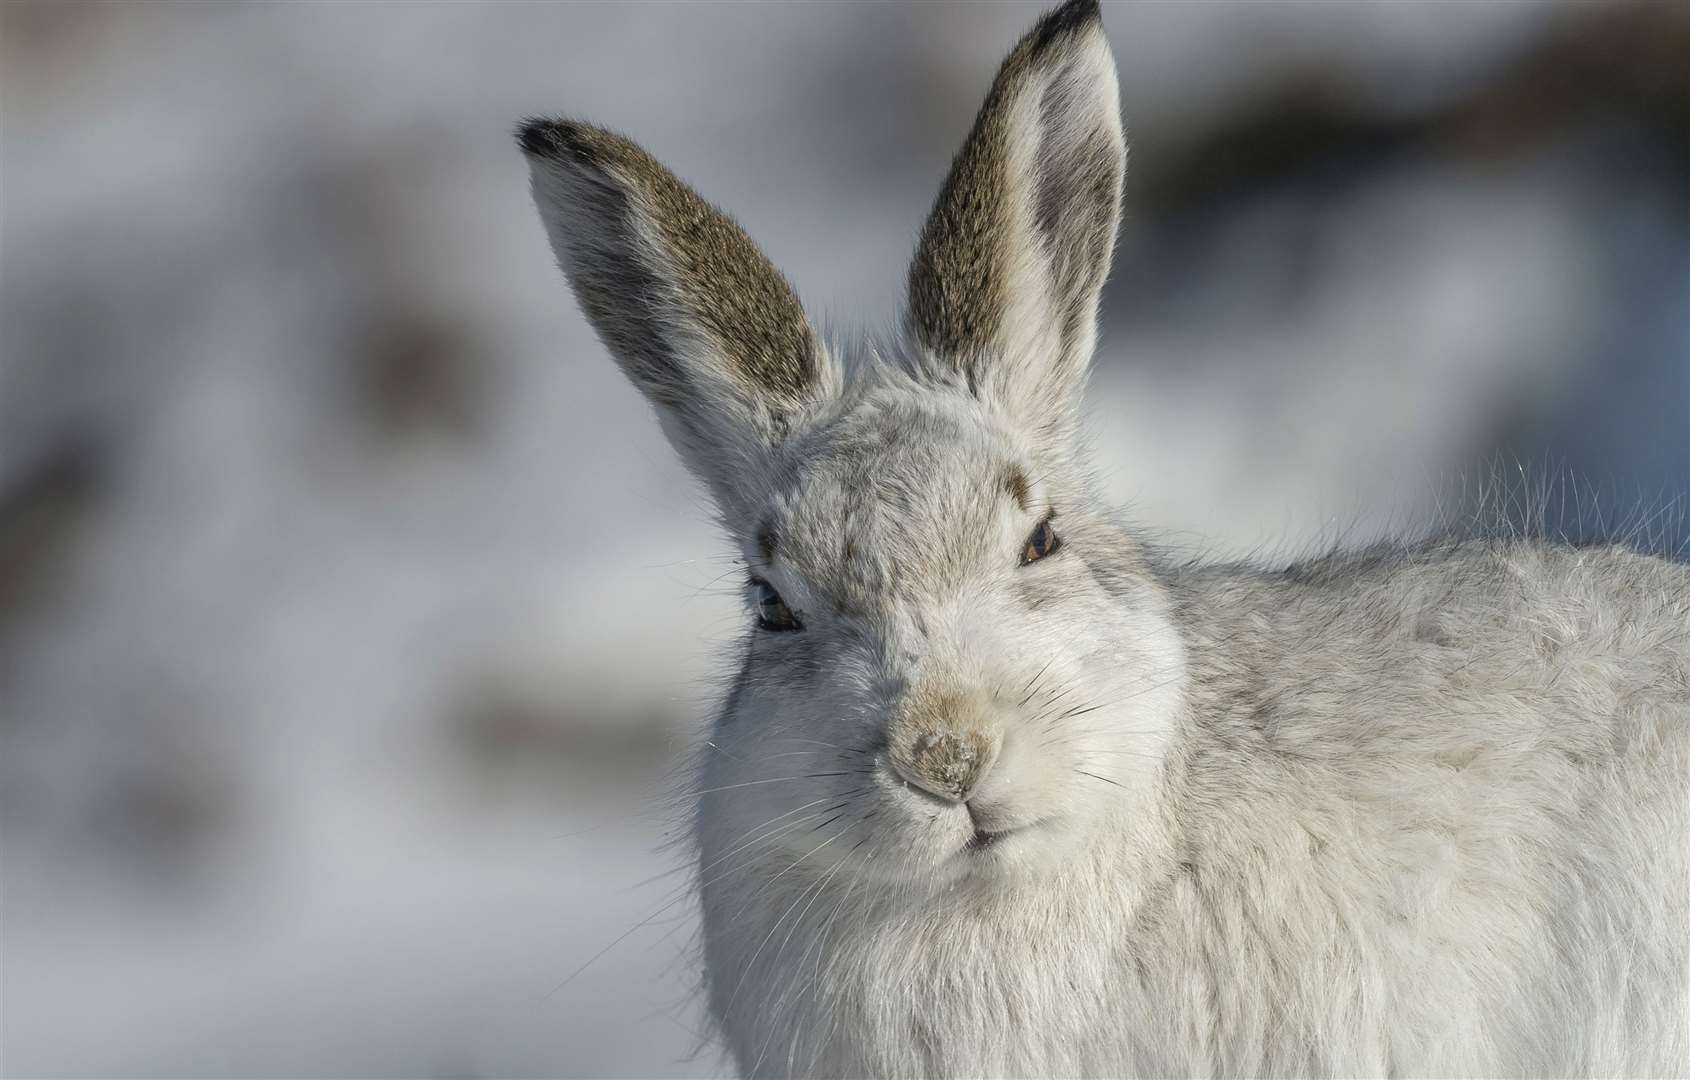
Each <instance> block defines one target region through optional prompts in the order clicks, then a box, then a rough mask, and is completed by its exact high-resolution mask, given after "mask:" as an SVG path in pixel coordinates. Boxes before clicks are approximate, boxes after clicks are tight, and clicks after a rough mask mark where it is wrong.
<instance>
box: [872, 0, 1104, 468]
mask: <svg viewBox="0 0 1690 1080" xmlns="http://www.w3.org/2000/svg"><path fill="white" fill-rule="evenodd" d="M1117 93H1118V91H1117V90H1116V85H1115V61H1114V57H1113V56H1112V55H1111V54H1110V51H1109V42H1108V40H1107V39H1106V38H1105V37H1104V34H1103V23H1102V18H1101V16H1100V14H1099V12H1098V5H1097V0H1070V2H1069V3H1067V4H1064V5H1063V6H1062V7H1060V8H1058V9H1056V10H1055V11H1052V12H1050V13H1049V14H1047V15H1045V16H1044V18H1042V19H1040V20H1039V22H1038V24H1037V25H1035V26H1034V27H1033V29H1032V30H1031V31H1029V32H1028V33H1027V35H1026V37H1024V38H1022V39H1021V42H1020V44H1018V45H1016V47H1015V49H1014V51H1013V52H1011V53H1010V54H1009V58H1008V59H1007V60H1005V61H1004V63H1003V67H1002V69H1001V70H1000V71H999V72H998V76H997V79H996V81H994V82H993V83H992V89H991V93H990V94H989V95H987V97H986V103H985V105H984V106H982V108H981V110H980V115H979V116H978V117H977V118H976V119H975V121H974V127H973V130H971V131H970V132H969V135H968V141H967V142H966V143H964V144H963V147H962V150H961V152H959V153H958V154H957V156H956V160H955V162H954V163H953V164H952V165H951V172H950V176H949V177H947V178H946V180H945V186H944V188H943V189H941V191H940V193H939V200H938V202H937V204H936V205H935V206H934V207H933V213H932V215H931V216H930V217H929V218H928V219H927V224H926V226H925V227H924V228H923V229H922V233H921V243H920V246H919V248H918V249H917V251H916V255H915V262H914V264H913V265H912V266H911V267H910V275H909V299H908V310H907V313H906V316H905V321H906V330H907V332H908V334H909V336H910V338H911V341H912V346H913V348H914V351H915V352H916V354H917V357H918V363H920V364H922V365H924V366H926V367H928V368H929V369H930V370H934V371H936V372H939V373H942V374H944V375H947V376H950V377H959V378H961V379H963V380H966V382H967V385H968V386H969V388H970V389H971V390H972V391H973V392H974V393H975V394H977V395H979V396H981V397H982V398H986V399H989V400H991V401H993V402H994V403H1001V405H1002V406H1003V407H1005V408H1007V409H1010V410H1012V411H1014V412H1015V413H1017V414H1018V415H1019V416H1020V417H1021V418H1022V419H1023V420H1024V421H1026V422H1028V423H1030V424H1032V425H1034V426H1035V427H1037V428H1038V429H1041V430H1044V431H1046V432H1048V433H1049V434H1050V435H1052V436H1058V437H1066V436H1067V435H1068V434H1070V433H1071V430H1072V424H1073V416H1074V411H1075V410H1074V406H1075V404H1076V401H1077V397H1078V392H1079V390H1080V388H1081V386H1082V384H1083V383H1084V378H1085V373H1086V369H1087V366H1088V365H1089V364H1090V361H1091V353H1092V349H1093V346H1094V344H1095V342H1096V337H1097V304H1098V294H1099V292H1100V291H1101V290H1102V288H1103V281H1104V278H1105V277H1107V276H1108V273H1109V261H1110V255H1111V252H1112V251H1113V249H1114V246H1115V230H1116V227H1117V225H1118V224H1119V223H1120V204H1121V185H1122V182H1123V179H1124V177H1125V175H1126V162H1127V151H1126V142H1125V140H1124V139H1123V138H1122V135H1121V116H1120V105H1119V102H1118V100H1117Z"/></svg>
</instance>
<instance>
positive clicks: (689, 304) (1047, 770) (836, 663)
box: [521, 0, 1181, 883]
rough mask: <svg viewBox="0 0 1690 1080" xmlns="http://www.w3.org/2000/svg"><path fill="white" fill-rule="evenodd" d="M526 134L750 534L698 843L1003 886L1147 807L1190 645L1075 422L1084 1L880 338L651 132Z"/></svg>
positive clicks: (547, 130) (1094, 148)
mask: <svg viewBox="0 0 1690 1080" xmlns="http://www.w3.org/2000/svg"><path fill="white" fill-rule="evenodd" d="M521 141H522V146H523V148H524V150H526V151H527V153H528V155H529V159H530V162H531V164H532V167H533V181H534V193H535V198H536V201H537V202H538V203H539V207H540V213H541V215H542V217H543V218H544V220H545V224H546V228H547V230H548V231H549V233H550V236H551V241H552V245H553V247H554V248H555V250H556V252H557V257H558V261H559V262H560V263H561V265H562V267H563V270H564V273H565V274H566V275H567V276H568V278H569V281H570V283H571V285H572V286H573V287H574V290H575V294H576V297H577V298H578V299H579V301H580V304H581V307H582V308H583V309H584V310H585V312H586V314H587V316H588V318H589V319H590V320H591V321H592V323H593V325H594V326H595V327H596V328H597V330H598V333H599V335H600V337H601V338H602V339H603V340H604V342H605V344H606V346H607V347H608V348H609V350H610V352H611V353H612V355H614V356H615V358H616V360H617V362H618V363H619V364H620V365H621V367H622V369H623V370H624V371H625V372H626V373H627V375H628V377H629V378H630V379H631V380H632V381H633V382H634V384H635V385H636V386H638V387H639V388H640V389H641V390H642V391H643V392H644V393H645V395H646V396H647V397H648V398H649V399H650V400H651V402H652V404H653V405H654V406H655V407H656V409H657V412H658V413H659V415H660V417H661V419H662V422H663V426H664V429H665V430H666V432H667V433H668V435H669V438H670V440H671V441H672V442H673V444H674V445H675V447H676V449H677V450H678V451H679V453H680V454H681V456H682V457H683V458H684V459H685V461H686V463H687V464H688V466H689V467H690V468H691V469H692V470H693V471H694V472H695V473H697V474H698V475H699V476H700V477H701V478H702V479H703V480H704V482H705V483H706V484H707V485H708V486H709V487H710V490H711V492H712V494H713V495H714V498H715V501H716V504H717V507H718V509H719V511H720V516H721V519H722V522H723V524H724V526H725V527H726V529H727V531H728V532H729V534H730V535H731V537H732V538H733V540H734V542H735V543H736V544H737V545H738V548H739V550H740V552H741V553H742V554H743V557H744V560H745V564H746V568H747V573H746V583H745V596H746V603H747V608H748V613H747V622H748V624H749V626H748V632H747V637H746V640H745V644H744V653H745V658H744V664H743V667H742V669H741V673H740V676H739V678H738V681H737V683H736V685H735V687H734V689H733V692H732V695H731V698H730V700H729V702H728V705H727V708H726V710H725V711H724V714H723V716H722V718H721V720H720V721H719V724H718V727H717V731H716V733H715V736H714V738H713V740H712V743H711V750H712V752H711V753H709V754H708V755H707V758H706V761H705V767H704V770H703V790H702V793H701V796H700V798H701V804H700V814H699V816H700V834H699V835H700V839H701V841H702V843H703V845H704V848H705V855H706V858H707V859H709V858H726V857H727V856H729V855H738V854H739V853H741V852H743V853H744V856H750V855H752V854H754V853H762V854H767V855H768V856H769V858H770V860H771V861H778V862H779V863H780V865H782V866H790V869H791V870H792V874H793V876H794V877H799V876H801V877H804V878H806V879H808V878H809V877H811V875H812V874H813V873H817V872H824V871H828V870H833V869H838V868H842V867H846V860H850V867H849V871H850V872H855V871H856V870H859V869H860V870H862V871H864V872H867V873H870V874H874V875H877V876H883V877H886V876H889V877H893V878H896V879H897V880H900V881H904V882H907V883H918V882H933V883H942V882H950V881H955V880H956V879H957V878H959V877H961V876H971V875H982V876H984V877H985V878H987V879H992V878H996V877H1001V876H1003V875H1006V874H1015V873H1017V872H1020V871H1024V870H1025V869H1026V868H1028V867H1032V866H1038V865H1042V864H1044V863H1046V862H1047V861H1048V860H1050V859H1052V858H1056V857H1059V856H1060V854H1061V853H1062V852H1064V851H1072V850H1074V849H1075V848H1076V847H1077V846H1079V845H1080V844H1082V843H1083V841H1084V839H1085V838H1086V837H1088V836H1091V835H1095V834H1096V832H1097V830H1098V829H1100V828H1105V827H1108V826H1109V824H1110V823H1111V822H1113V821H1115V820H1116V819H1117V817H1118V816H1119V815H1121V814H1130V813H1132V812H1133V809H1134V807H1135V805H1136V803H1137V800H1138V799H1139V798H1140V797H1141V795H1142V792H1143V791H1144V790H1145V789H1146V788H1147V786H1148V785H1147V783H1146V776H1147V773H1148V772H1149V771H1150V770H1151V769H1152V768H1154V767H1155V764H1156V760H1157V749H1158V747H1159V746H1160V744H1161V733H1162V732H1163V731H1165V729H1166V726H1167V723H1168V719H1167V718H1168V715H1169V714H1170V712H1171V708H1172V707H1171V705H1170V704H1169V703H1170V701H1171V698H1172V695H1173V693H1174V691H1172V690H1170V689H1169V688H1170V687H1171V686H1172V684H1173V683H1174V682H1175V681H1176V676H1177V674H1178V671H1179V668H1180V666H1181V664H1180V653H1179V647H1178V645H1177V643H1176V641H1175V638H1174V635H1173V634H1172V633H1171V631H1170V630H1169V628H1168V623H1167V621H1166V617H1165V615H1164V614H1163V610H1162V605H1161V602H1160V599H1159V594H1158V592H1157V590H1156V588H1155V586H1154V585H1153V584H1152V583H1151V582H1150V580H1149V578H1148V576H1147V575H1146V574H1145V573H1143V571H1142V567H1141V565H1140V563H1139V561H1138V557H1137V555H1136V554H1135V550H1134V548H1133V547H1132V545H1131V543H1130V541H1129V540H1127V539H1126V538H1125V537H1124V536H1122V535H1121V534H1120V533H1119V532H1118V531H1117V530H1116V529H1115V528H1114V527H1113V526H1112V525H1110V524H1108V523H1107V522H1106V521H1105V520H1104V519H1102V518H1101V517H1099V516H1097V515H1096V514H1095V513H1094V512H1093V511H1092V509H1091V507H1090V500H1089V498H1088V495H1087V488H1086V484H1085V482H1084V478H1083V474H1082V469H1081V465H1080V462H1079V460H1078V451H1077V447H1076V437H1077V426H1078V425H1077V418H1076V417H1077V404H1078V396H1079V394H1080V391H1081V388H1082V384H1083V382H1084V380H1085V375H1086V370H1087V367H1088V364H1089V361H1090V356H1091V352H1092V347H1093V341H1094V338H1095V333H1096V322H1097V306H1098V294H1099V290H1100V289H1101V287H1102V285H1103V281H1104V278H1105V276H1106V275H1107V273H1108V269H1109V259H1110V253H1111V249H1112V248H1113V245H1114V241H1115V231H1116V226H1117V223H1118V219H1119V204H1120V197H1121V184H1122V178H1123V174H1124V171H1125V163H1126V150H1125V145H1124V143H1123V140H1122V136H1121V123H1120V117H1119V111H1118V104H1117V101H1116V86H1115V72H1114V62H1113V59H1112V58H1111V56H1110V52H1109V46H1108V43H1107V41H1106V39H1105V37H1104V34H1103V30H1102V27H1101V24H1100V21H1099V18H1098V13H1097V7H1096V3H1095V0H1092V2H1089V3H1088V2H1083V0H1079V2H1074V3H1070V4H1068V5H1066V6H1065V7H1063V8H1061V9H1059V10H1057V11H1055V12H1053V13H1052V14H1050V15H1047V16H1046V17H1045V18H1044V19H1043V20H1042V21H1040V22H1039V23H1038V25H1037V26H1035V27H1034V28H1033V30H1032V31H1031V32H1030V33H1029V34H1028V35H1027V36H1026V37H1025V38H1024V39H1023V40H1022V41H1021V42H1020V44H1019V45H1017V46H1016V48H1015V49H1014V51H1013V52H1012V53H1011V54H1010V56H1009V58H1008V59H1007V60H1006V61H1005V63H1004V65H1003V68H1002V70H1001V71H1000V73H999V74H998V77H997V79H996V81H995V82H994V83H993V85H992V88H991V92H990V94H989V96H988V97H987V99H986V103H985V106H984V107H983V109H982V110H981V112H980V115H979V117H978V119H977V120H976V121H975V124H974V127H973V130H972V131H971V132H970V133H969V135H968V138H967V141H966V142H965V144H964V145H963V148H962V150H961V152H960V153H959V154H958V155H957V157H956V160H955V163H954V165H953V166H952V169H951V173H950V176H949V177H948V178H947V180H946V181H945V184H944V188H943V190H942V191H941V192H940V195H939V199H938V202H937V204H936V205H935V207H934V209H933V212H932V215H931V217H930V218H929V219H928V221H927V224H926V226H925V228H924V229H923V230H922V234H921V239H920V245H919V248H918V250H917V252H916V255H915V260H914V263H913V265H912V266H911V268H910V271H909V285H908V301H907V309H906V311H905V312H904V316H903V326H902V333H901V335H900V336H899V340H898V342H897V344H896V345H895V346H893V347H890V348H886V349H882V350H876V349H873V348H870V347H867V346H864V347H859V348H855V349H848V348H844V347H840V346H837V345H835V344H832V343H829V342H826V341H823V340H821V339H820V338H819V337H818V336H817V335H816V333H815V331H814V330H813V328H812V326H811V324H810V322H809V320H808V319H807V318H806V316H805V314H804V310H803V308H802V307H801V306H800V305H799V302H798V299H797V297H796V296H795V295H794V294H793V291H792V288H791V287H790V286H789V285H788V284H787V282H786V281H785V280H784V279H783V278H782V277H781V276H780V274H779V273H778V272H777V271H776V270H775V269H774V267H772V266H771V265H770V264H769V263H768V261H767V260H766V259H765V258H764V256H763V255H762V254H761V253H760V252H759V251H758V250H757V248H756V247H755V246H754V245H753V244H752V242H751V241H750V239H749V238H747V237H746V235H745V234H744V233H743V232H742V231H741V230H740V229H739V227H738V226H736V225H735V224H734V223H733V222H732V221H730V220H729V219H728V218H727V217H726V216H724V215H723V214H721V213H720V212H718V211H717V210H715V209H714V208H712V207H711V206H709V205H708V204H706V203H705V202H704V201H703V200H702V199H700V198H699V197H698V196H697V195H696V194H694V193H693V192H692V191H691V190H690V189H689V188H687V187H686V186H685V185H684V184H682V183H681V182H680V181H679V180H677V179H676V178H675V177H674V176H673V175H672V174H670V173H669V172H668V171H667V170H665V169H664V168H663V167H662V166H661V165H659V164H658V163H657V162H656V161H654V160H653V159H652V158H651V157H650V156H648V155H647V154H646V153H645V152H644V151H642V150H641V149H640V148H638V147H637V146H635V145H634V144H632V143H631V142H628V141H627V140H625V139H623V138H620V137H618V136H616V135H613V134H610V133H609V132H606V131H603V130H601V129H599V128H595V127H590V126H588V125H585V124H581V123H576V122H572V121H565V120H542V121H535V122H531V123H529V124H527V125H525V126H524V127H523V129H522V131H521ZM744 856H742V858H743V857H744ZM734 861H739V860H738V859H736V860H734ZM724 865H726V864H724ZM707 877H708V870H707Z"/></svg>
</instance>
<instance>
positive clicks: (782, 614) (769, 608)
mask: <svg viewBox="0 0 1690 1080" xmlns="http://www.w3.org/2000/svg"><path fill="white" fill-rule="evenodd" d="M751 587H752V588H753V589H755V590H756V593H757V628H758V629H759V630H770V631H774V632H776V633H781V632H785V631H790V630H802V629H804V624H803V623H801V622H799V621H798V616H796V615H794V614H792V609H791V608H789V607H787V606H786V601H785V600H782V599H781V598H780V593H778V592H775V587H774V586H773V585H770V584H769V583H768V582H766V581H763V580H761V579H757V580H753V581H752V582H751Z"/></svg>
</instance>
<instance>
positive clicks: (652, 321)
mask: <svg viewBox="0 0 1690 1080" xmlns="http://www.w3.org/2000/svg"><path fill="white" fill-rule="evenodd" d="M517 139H518V142H519V143H520V144H521V146H522V149H523V150H524V152H526V153H527V155H528V157H529V161H530V164H531V165H532V167H533V170H534V177H535V194H536V199H537V201H538V202H539V203H540V208H541V212H542V216H543V217H545V218H546V223H547V226H548V231H550V233H551V235H552V241H553V246H554V248H555V249H556V251H557V254H558V261H559V263H560V265H562V267H563V270H564V273H565V274H566V275H568V277H569V280H570V283H571V285H572V286H573V288H574V290H575V294H576V296H577V298H578V299H579V301H580V303H581V307H582V309H583V310H584V311H585V312H586V314H587V317H588V319H589V320H591V322H592V323H593V326H594V328H595V329H596V330H597V331H598V333H599V336H600V337H601V338H602V339H603V340H604V342H605V345H606V346H607V347H608V348H609V349H610V351H611V352H612V353H613V354H614V355H615V356H616V359H617V361H618V362H619V363H620V364H621V365H622V367H623V369H624V371H626V372H627V374H628V376H629V378H631V379H632V380H633V381H634V383H635V384H636V385H637V386H639V387H640V389H641V390H643V391H644V392H645V393H646V394H647V395H648V396H650V397H651V398H652V400H653V401H654V402H655V403H656V404H657V405H659V406H660V407H662V408H666V409H669V410H673V411H674V412H675V413H676V414H677V415H678V417H679V419H680V420H681V421H682V423H683V424H685V425H686V426H687V427H688V428H689V429H692V430H693V431H694V432H695V434H696V433H701V431H700V429H702V428H704V427H707V426H709V425H710V424H711V423H712V422H714V421H713V419H712V418H708V417H701V416H698V415H696V413H697V412H698V411H699V410H701V409H708V408H711V407H712V405H713V404H716V405H719V404H720V403H721V402H720V400H719V399H721V398H722V397H724V396H725V397H726V398H727V399H729V401H730V403H734V402H737V404H738V405H740V406H742V407H743V409H744V412H745V415H744V416H742V417H737V418H734V417H729V418H719V417H718V418H714V419H715V420H720V419H726V420H727V421H728V422H729V423H730V424H732V423H734V422H735V421H736V420H737V421H749V422H751V423H752V424H753V425H754V426H755V427H757V428H758V429H759V432H758V433H759V434H760V435H761V436H762V438H763V439H764V440H765V441H771V442H776V441H779V439H780V438H781V437H783V436H784V434H785V430H786V426H787V417H788V414H789V413H790V412H791V411H792V410H794V409H796V408H798V407H800V406H802V405H803V404H804V403H805V402H806V401H807V400H809V399H810V398H811V397H812V396H813V395H814V393H815V392H816V387H817V383H818V351H819V346H818V344H817V341H816V336H815V334H814V332H813V331H812V330H811V328H810V323H809V320H808V319H807V318H806V317H805V314H804V309H803V307H802V306H801V305H800V304H799V302H798V297H797V295H796V294H795V293H794V291H793V289H792V286H791V285H790V284H788V282H787V281H786V279H785V278H784V277H782V276H781V274H780V272H779V271H777V270H776V269H775V268H774V266H773V265H771V264H770V262H769V260H768V259H767V258H766V257H765V256H764V255H763V253H762V251H760V250H759V249H758V248H757V246H756V244H754V243H753V242H752V241H751V238H750V237H748V236H747V235H746V234H745V232H744V230H743V229H741V228H740V227H739V226H738V225H737V224H735V223H734V221H733V220H732V219H731V218H729V217H728V216H727V215H726V214H724V213H722V212H721V211H720V210H717V209H716V208H715V207H713V206H711V205H710V204H709V203H707V202H705V201H704V200H703V199H702V198H700V197H699V195H698V194H697V193H696V192H694V191H693V190H692V189H691V188H689V187H687V185H685V184H684V183H682V182H681V181H680V180H679V179H677V178H676V177H675V175H674V174H673V173H671V172H670V171H669V170H668V169H666V168H664V167H663V166H662V165H660V164H658V162H657V161H656V159H654V158H653V157H652V156H651V155H650V154H648V153H646V152H645V151H644V150H642V149H641V148H640V147H639V146H637V145H635V144H634V143H633V142H631V141H629V140H628V139H625V138H623V137H622V136H620V135H617V134H614V133H612V132H609V131H606V130H604V129H603V128H598V127H594V126H592V125H590V124H585V123H581V122H578V121H573V120H563V119H555V120H548V119H532V120H528V121H526V122H524V123H523V124H522V125H521V126H520V128H519V129H518V131H517ZM697 339H702V340H697ZM700 352H703V353H707V354H709V357H708V358H706V357H704V356H700V355H697V354H698V353H700ZM712 399H718V400H716V401H715V402H712ZM718 434H720V433H719V432H718Z"/></svg>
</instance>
